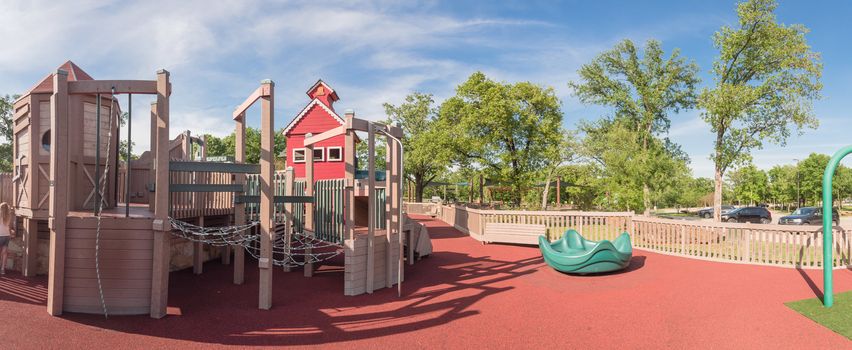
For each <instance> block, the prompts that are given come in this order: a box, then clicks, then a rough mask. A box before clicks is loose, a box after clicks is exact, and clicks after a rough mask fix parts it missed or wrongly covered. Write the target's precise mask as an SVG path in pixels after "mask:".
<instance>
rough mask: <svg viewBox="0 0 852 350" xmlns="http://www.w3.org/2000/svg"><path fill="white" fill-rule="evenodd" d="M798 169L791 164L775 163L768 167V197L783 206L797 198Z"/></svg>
mask: <svg viewBox="0 0 852 350" xmlns="http://www.w3.org/2000/svg"><path fill="white" fill-rule="evenodd" d="M797 172H798V170H797V169H796V167H795V166H793V165H776V166H774V167H772V169H769V171H768V172H767V173H766V175H767V176H768V177H769V198H771V199H772V200H773V201H774V202H775V203H776V204H781V205H782V206H783V207H784V208H789V207H790V203H793V202H794V201H796V200H797V199H798V193H797V187H796V185H797V179H796V176H797V175H798V174H797Z"/></svg>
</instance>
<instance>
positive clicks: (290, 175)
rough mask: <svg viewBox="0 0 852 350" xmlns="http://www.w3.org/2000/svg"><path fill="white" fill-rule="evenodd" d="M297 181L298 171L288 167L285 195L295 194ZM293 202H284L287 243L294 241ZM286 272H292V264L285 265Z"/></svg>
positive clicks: (285, 175) (285, 240)
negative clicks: (294, 188)
mask: <svg viewBox="0 0 852 350" xmlns="http://www.w3.org/2000/svg"><path fill="white" fill-rule="evenodd" d="M295 183H296V173H295V169H293V167H291V166H289V167H287V170H285V171H284V195H285V196H292V195H293V187H294V186H295ZM294 223H295V222H294V217H293V203H286V204H284V235H285V236H284V242H287V244H292V243H293V226H294V225H293V224H294ZM283 269H284V272H290V266H284V267H283Z"/></svg>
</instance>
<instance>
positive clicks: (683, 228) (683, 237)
mask: <svg viewBox="0 0 852 350" xmlns="http://www.w3.org/2000/svg"><path fill="white" fill-rule="evenodd" d="M680 253H681V254H686V226H684V225H680Z"/></svg>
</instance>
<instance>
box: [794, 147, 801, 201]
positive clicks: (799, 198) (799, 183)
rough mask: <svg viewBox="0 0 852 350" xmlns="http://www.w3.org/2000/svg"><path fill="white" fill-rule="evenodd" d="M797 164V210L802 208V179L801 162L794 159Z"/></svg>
mask: <svg viewBox="0 0 852 350" xmlns="http://www.w3.org/2000/svg"><path fill="white" fill-rule="evenodd" d="M793 160H794V161H795V162H796V209H799V207H801V206H802V189H801V187H802V179H801V178H800V177H799V160H798V159H793Z"/></svg>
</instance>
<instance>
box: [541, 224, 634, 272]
mask: <svg viewBox="0 0 852 350" xmlns="http://www.w3.org/2000/svg"><path fill="white" fill-rule="evenodd" d="M538 247H539V249H541V255H542V257H544V261H545V262H546V263H547V264H548V265H550V267H552V268H554V269H556V270H557V271H561V272H567V273H577V274H586V273H599V272H610V271H617V270H621V269H623V268H625V267H627V265H629V264H630V258H631V257H633V246H632V244H631V243H630V235H629V234H628V233H627V232H624V233H622V234H621V235H619V236H618V238H616V239H615V241H612V242H610V241H607V240H602V241H597V242H596V241H589V240H586V239H585V238H583V236H581V235H580V233H579V232H577V231H575V230H568V231H565V233H564V234H563V235H562V238H560V239H558V240H556V241H553V242H548V241H547V237H545V236H539V237H538Z"/></svg>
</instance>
